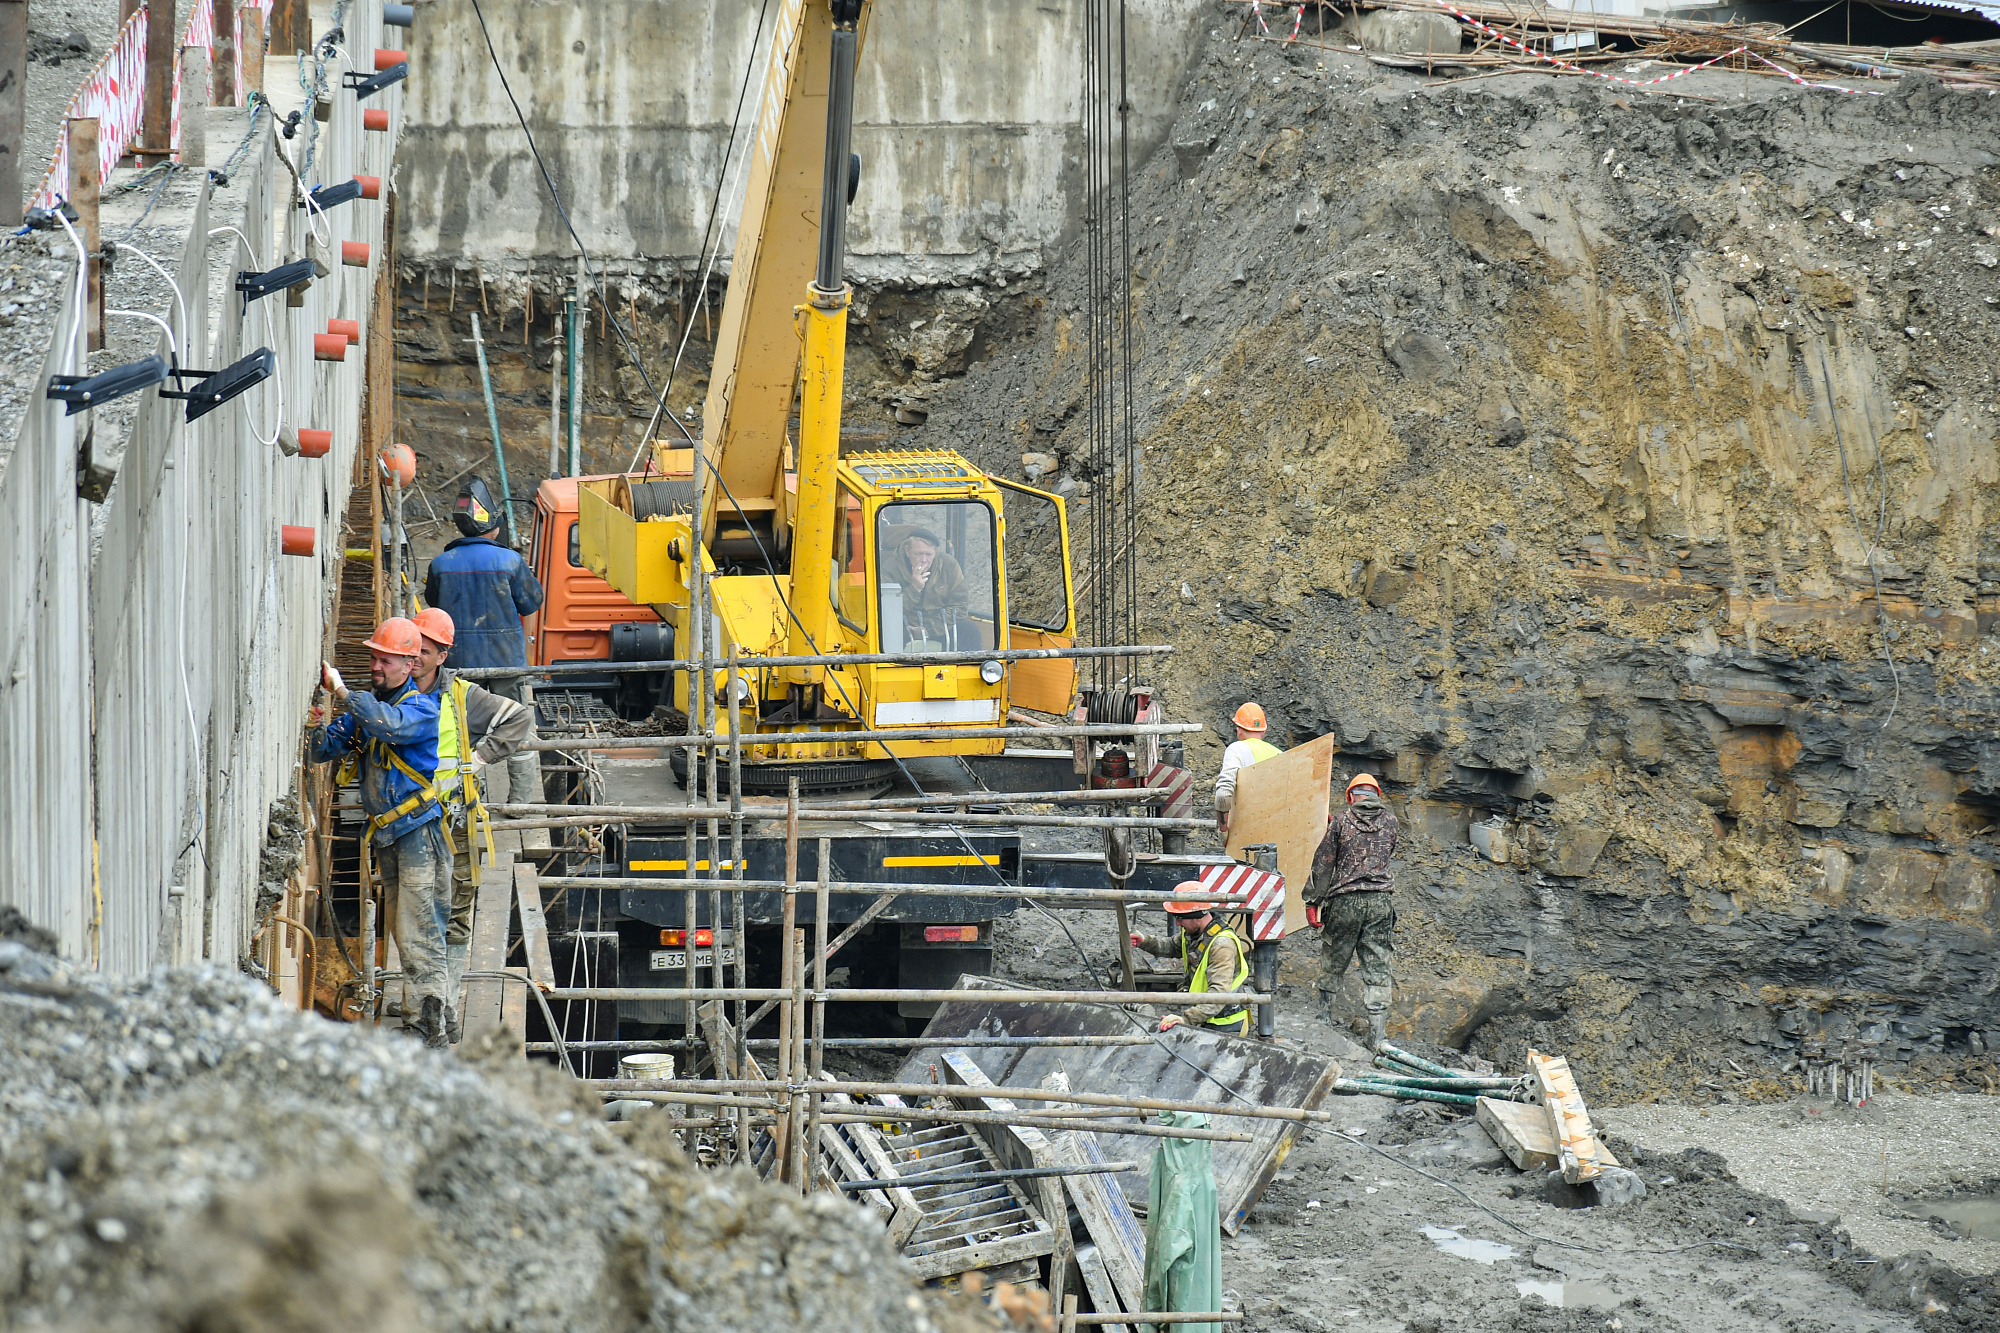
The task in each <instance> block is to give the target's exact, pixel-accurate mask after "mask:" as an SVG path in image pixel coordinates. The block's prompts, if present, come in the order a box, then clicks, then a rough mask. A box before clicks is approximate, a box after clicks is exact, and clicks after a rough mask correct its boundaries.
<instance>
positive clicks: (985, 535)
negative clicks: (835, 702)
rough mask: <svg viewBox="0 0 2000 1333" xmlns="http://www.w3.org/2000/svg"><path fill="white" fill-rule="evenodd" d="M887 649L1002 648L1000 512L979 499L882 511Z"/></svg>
mask: <svg viewBox="0 0 2000 1333" xmlns="http://www.w3.org/2000/svg"><path fill="white" fill-rule="evenodd" d="M875 550H876V555H877V560H878V572H877V579H878V582H877V585H876V596H877V603H878V606H879V608H880V611H881V618H882V651H883V652H885V653H900V652H916V653H925V652H932V653H934V652H980V651H982V650H985V649H990V648H997V647H998V646H999V638H998V636H997V634H996V632H995V626H996V624H997V621H998V619H999V616H998V609H999V603H1000V598H999V580H998V578H997V577H996V569H995V565H994V560H993V510H992V509H991V508H990V507H989V506H987V505H986V504H985V503H983V502H982V501H979V500H952V501H945V502H943V503H928V504H920V503H908V504H892V505H884V506H883V507H882V509H881V510H880V511H879V512H878V513H877V514H876V516H875Z"/></svg>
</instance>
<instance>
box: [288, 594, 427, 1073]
mask: <svg viewBox="0 0 2000 1333" xmlns="http://www.w3.org/2000/svg"><path fill="white" fill-rule="evenodd" d="M367 647H368V677H369V680H370V682H371V683H372V684H373V685H374V688H373V689H372V690H361V691H350V690H349V689H348V688H347V682H346V681H344V680H342V679H341V676H340V672H338V671H336V670H334V668H333V664H332V663H330V662H322V663H321V664H320V683H321V685H322V686H324V687H325V688H326V690H327V691H328V692H330V693H331V694H332V695H333V697H334V699H335V700H337V701H338V702H339V703H341V704H342V705H344V706H345V707H346V710H347V711H345V712H344V713H342V714H341V715H340V716H339V717H336V718H335V719H334V720H333V721H332V722H331V723H328V724H327V725H325V726H323V727H321V726H316V727H315V728H314V730H313V733H312V736H311V749H310V753H311V755H312V758H313V759H314V760H315V761H316V762H321V763H324V762H326V761H329V760H335V759H338V760H340V761H341V780H342V781H349V780H351V778H350V775H352V777H358V778H359V780H360V783H361V806H362V808H363V809H364V810H366V811H367V812H368V816H369V818H368V829H367V832H366V833H365V835H364V837H363V842H364V844H365V847H364V853H363V855H364V859H363V862H362V864H363V866H364V868H365V867H366V865H367V864H368V860H369V859H371V858H372V859H373V860H374V861H375V863H376V864H378V865H380V866H381V868H382V894H383V909H384V911H383V916H384V920H385V922H386V924H387V926H388V928H389V930H390V931H391V932H393V933H394V935H395V937H396V949H397V952H398V953H399V954H400V955H401V956H402V960H403V987H404V997H405V998H404V1003H403V1013H404V1015H405V1017H406V1019H407V1018H408V1017H410V1016H411V1015H412V1014H414V1015H415V1022H414V1023H413V1024H412V1025H411V1026H413V1027H414V1028H415V1030H416V1032H417V1033H418V1035H420V1036H421V1037H422V1038H423V1039H424V1044H425V1045H427V1046H442V1045H443V1044H444V1041H445V1032H446V1028H447V1023H448V1016H447V1014H446V1012H445V1008H446V1004H445V950H444V931H445V905H446V904H447V903H448V902H449V901H450V896H449V895H450V890H449V888H448V887H447V882H446V880H445V875H446V874H447V873H448V872H447V870H446V866H448V865H449V863H450V857H451V843H450V834H449V832H448V831H447V830H446V828H445V826H444V820H443V816H444V810H443V807H442V806H441V805H440V804H439V803H438V798H437V792H436V789H435V787H434V786H433V782H432V779H433V775H434V774H435V773H436V771H437V747H438V707H437V700H436V699H433V698H432V697H431V696H430V695H428V694H425V693H424V692H423V691H422V690H421V689H419V688H417V684H416V682H415V681H414V680H413V679H411V677H412V676H413V675H414V674H415V672H416V669H417V659H418V655H419V654H420V653H421V652H422V651H423V636H422V634H421V633H420V632H419V631H418V629H417V627H416V626H415V625H414V624H412V623H411V622H409V621H408V620H405V619H404V618H403V617H401V616H391V617H390V618H389V619H387V620H385V621H383V622H382V623H381V624H380V625H377V626H376V627H375V634H374V637H372V638H370V639H369V640H368V644H367ZM318 711H319V710H318V709H317V708H315V710H314V712H315V713H316V714H317V713H318ZM315 720H317V718H316V719H315Z"/></svg>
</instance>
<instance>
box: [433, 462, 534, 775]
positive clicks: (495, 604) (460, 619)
mask: <svg viewBox="0 0 2000 1333" xmlns="http://www.w3.org/2000/svg"><path fill="white" fill-rule="evenodd" d="M451 519H452V522H454V523H456V524H457V525H458V530H459V531H460V532H462V533H464V534H465V535H464V536H463V537H460V538H459V539H458V540H457V541H455V542H453V543H452V544H451V545H449V546H447V547H445V548H444V549H443V550H442V551H439V552H438V553H437V555H436V556H435V557H434V558H433V559H432V560H431V567H430V573H429V574H428V575H427V576H426V577H425V579H424V602H425V604H426V605H429V606H435V607H438V608H440V609H441V610H443V611H444V613H445V614H446V615H448V616H450V617H451V623H452V626H453V628H454V631H455V634H456V637H455V638H454V639H453V640H452V645H451V656H450V657H449V658H448V659H446V660H447V664H448V665H449V666H450V667H451V669H452V670H454V671H463V670H465V669H467V668H468V667H521V668H523V669H524V670H523V674H521V675H518V676H501V677H498V678H495V679H490V680H484V681H481V682H480V683H481V684H482V685H484V686H485V687H486V688H487V689H488V690H490V691H492V692H493V693H494V694H497V695H500V696H501V697H503V698H507V699H513V700H515V701H517V702H519V703H522V704H525V705H527V707H528V709H529V711H530V712H531V713H532V711H533V710H534V706H535V696H534V691H533V690H532V689H531V688H530V687H529V685H528V678H527V675H526V673H525V668H526V667H527V665H528V632H527V630H526V628H524V627H523V626H522V624H521V617H523V616H527V615H533V614H534V613H535V612H536V611H537V610H539V609H541V605H542V585H541V582H540V581H539V580H538V579H536V578H535V575H534V571H532V570H530V569H529V568H528V562H527V561H525V560H523V559H522V558H521V557H520V555H519V554H518V553H516V552H514V551H512V550H509V549H508V548H507V547H505V546H502V545H501V544H500V543H499V542H497V541H495V540H494V539H493V533H494V531H495V530H496V529H497V528H498V527H499V526H500V514H499V512H498V510H497V509H496V508H495V506H494V503H493V494H492V492H490V491H488V490H487V489H486V483H485V482H484V481H482V480H480V479H479V478H478V477H474V478H472V479H471V480H470V481H468V482H466V483H465V485H464V486H463V487H462V488H461V489H460V490H459V492H458V500H457V501H456V502H455V503H454V504H453V505H452V510H451ZM531 739H532V737H531ZM507 789H508V790H507V799H508V800H509V801H516V802H535V801H540V800H541V799H542V769H541V759H540V757H539V756H538V755H537V754H536V753H535V751H533V750H526V751H523V752H520V753H517V754H515V755H514V756H513V757H512V758H510V759H509V760H508V761H507ZM496 794H497V793H496Z"/></svg>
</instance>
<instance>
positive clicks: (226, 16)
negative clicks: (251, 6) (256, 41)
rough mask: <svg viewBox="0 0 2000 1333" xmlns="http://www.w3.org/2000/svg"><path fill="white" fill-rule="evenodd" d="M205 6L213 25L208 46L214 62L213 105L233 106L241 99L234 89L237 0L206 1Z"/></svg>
mask: <svg viewBox="0 0 2000 1333" xmlns="http://www.w3.org/2000/svg"><path fill="white" fill-rule="evenodd" d="M208 7H209V8H208V12H209V17H210V18H211V19H213V20H214V28H215V36H214V37H213V38H212V39H211V45H210V46H209V48H208V51H209V56H210V58H211V60H212V61H213V62H214V68H213V70H212V72H211V74H210V77H211V78H212V79H214V81H215V82H214V84H213V87H214V89H215V95H214V98H213V104H214V105H216V106H235V105H236V104H237V103H238V102H239V101H241V100H242V99H241V95H240V94H239V93H238V92H237V89H236V0H208Z"/></svg>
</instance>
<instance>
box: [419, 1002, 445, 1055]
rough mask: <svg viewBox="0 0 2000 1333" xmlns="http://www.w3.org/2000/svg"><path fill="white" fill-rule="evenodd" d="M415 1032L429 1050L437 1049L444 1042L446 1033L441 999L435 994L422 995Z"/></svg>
mask: <svg viewBox="0 0 2000 1333" xmlns="http://www.w3.org/2000/svg"><path fill="white" fill-rule="evenodd" d="M416 1033H417V1035H418V1036H419V1037H422V1038H423V1041H424V1045H425V1046H427V1047H429V1048H430V1049H431V1050H437V1049H438V1048H439V1047H441V1046H443V1045H444V1044H445V1037H446V1035H447V1034H446V1032H445V1013H444V1001H443V1000H441V999H439V998H438V997H437V996H435V995H426V996H425V997H424V1007H423V1011H422V1012H421V1013H420V1014H419V1015H418V1017H417V1025H416Z"/></svg>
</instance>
